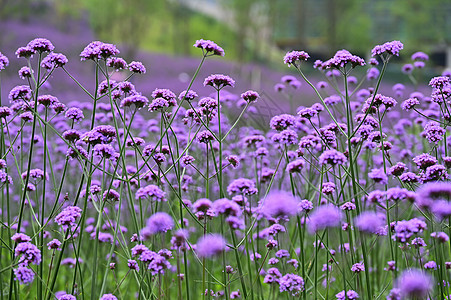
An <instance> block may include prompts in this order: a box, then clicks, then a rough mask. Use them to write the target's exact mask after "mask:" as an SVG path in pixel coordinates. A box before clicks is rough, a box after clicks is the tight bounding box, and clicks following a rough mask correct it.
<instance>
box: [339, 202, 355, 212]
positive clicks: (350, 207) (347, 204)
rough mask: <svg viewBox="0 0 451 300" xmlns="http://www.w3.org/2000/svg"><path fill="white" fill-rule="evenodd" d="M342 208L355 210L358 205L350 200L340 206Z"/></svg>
mask: <svg viewBox="0 0 451 300" xmlns="http://www.w3.org/2000/svg"><path fill="white" fill-rule="evenodd" d="M340 209H341V210H355V209H356V206H355V204H354V203H352V202H350V201H348V202H345V203H344V204H343V205H342V206H340Z"/></svg>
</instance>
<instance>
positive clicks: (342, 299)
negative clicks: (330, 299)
mask: <svg viewBox="0 0 451 300" xmlns="http://www.w3.org/2000/svg"><path fill="white" fill-rule="evenodd" d="M335 297H336V298H337V300H346V299H349V300H355V299H359V298H360V297H359V294H358V293H357V292H356V291H354V290H347V291H346V293H345V291H341V292H339V293H338V294H336V295H335Z"/></svg>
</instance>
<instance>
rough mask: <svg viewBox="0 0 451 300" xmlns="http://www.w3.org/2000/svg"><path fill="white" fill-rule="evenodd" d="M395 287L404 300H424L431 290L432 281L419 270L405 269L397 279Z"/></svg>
mask: <svg viewBox="0 0 451 300" xmlns="http://www.w3.org/2000/svg"><path fill="white" fill-rule="evenodd" d="M396 287H397V288H398V289H399V290H400V293H401V295H402V296H403V297H405V298H416V299H425V298H426V297H427V295H428V293H429V292H430V291H431V290H432V288H433V279H432V277H431V276H430V275H428V274H426V273H424V272H423V271H421V270H417V269H406V270H404V271H403V272H402V273H401V275H400V276H399V278H398V279H397V281H396Z"/></svg>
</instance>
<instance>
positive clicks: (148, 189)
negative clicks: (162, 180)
mask: <svg viewBox="0 0 451 300" xmlns="http://www.w3.org/2000/svg"><path fill="white" fill-rule="evenodd" d="M135 197H136V199H146V198H149V199H151V200H152V201H156V202H164V201H166V193H165V192H164V191H163V190H161V189H160V188H159V187H158V186H156V185H153V184H150V185H147V186H145V187H142V188H139V189H138V190H137V191H136V194H135Z"/></svg>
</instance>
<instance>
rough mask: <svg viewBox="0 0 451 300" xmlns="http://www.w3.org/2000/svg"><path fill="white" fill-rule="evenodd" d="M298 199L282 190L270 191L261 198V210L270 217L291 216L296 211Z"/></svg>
mask: <svg viewBox="0 0 451 300" xmlns="http://www.w3.org/2000/svg"><path fill="white" fill-rule="evenodd" d="M298 203H299V200H298V199H296V198H295V197H293V196H292V195H291V194H289V193H287V192H284V191H272V192H270V193H269V194H268V195H267V196H266V198H265V199H264V200H263V204H262V205H261V212H262V213H263V214H264V215H266V216H270V217H284V216H287V217H289V216H293V215H295V214H296V213H297V210H298Z"/></svg>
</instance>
